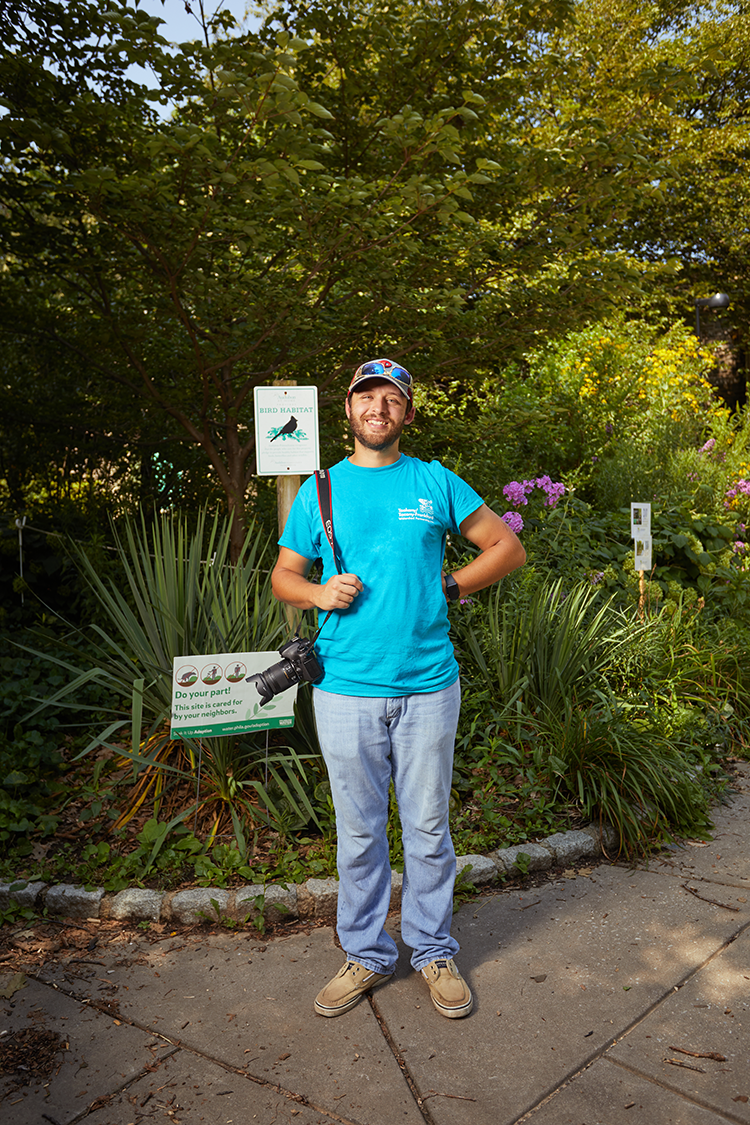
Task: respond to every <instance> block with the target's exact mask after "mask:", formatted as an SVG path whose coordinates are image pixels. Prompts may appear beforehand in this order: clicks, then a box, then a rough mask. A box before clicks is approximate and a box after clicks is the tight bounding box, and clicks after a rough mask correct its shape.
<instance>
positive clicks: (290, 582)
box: [271, 566, 322, 609]
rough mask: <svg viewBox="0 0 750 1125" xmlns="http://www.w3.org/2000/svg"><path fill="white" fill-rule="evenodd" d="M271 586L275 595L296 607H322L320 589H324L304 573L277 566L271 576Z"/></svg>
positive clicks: (281, 600)
mask: <svg viewBox="0 0 750 1125" xmlns="http://www.w3.org/2000/svg"><path fill="white" fill-rule="evenodd" d="M271 588H272V589H273V593H274V597H276V598H278V599H279V601H280V602H285V603H286V605H291V606H294V607H295V609H316V608H320V606H319V600H320V591H321V589H322V587H321V586H319V585H318V584H317V583H316V582H310V581H309V579H307V578H305V576H304V575H302V574H298V573H297V572H296V571H294V570H287V569H285V568H284V567H278V566H277V567H276V569H275V570H274V572H273V574H272V576H271Z"/></svg>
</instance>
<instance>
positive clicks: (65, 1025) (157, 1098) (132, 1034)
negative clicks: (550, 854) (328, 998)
mask: <svg viewBox="0 0 750 1125" xmlns="http://www.w3.org/2000/svg"><path fill="white" fill-rule="evenodd" d="M738 781H739V784H740V785H741V787H742V789H741V792H740V793H739V794H737V795H735V796H734V797H733V799H732V800H731V802H730V804H729V805H727V806H724V807H722V808H721V809H718V810H717V811H716V815H715V824H716V830H715V832H714V839H713V842H712V843H711V844H708V845H705V844H696V845H690V844H685V845H684V846H682V847H679V848H674V849H671V850H670V851H668V852H665V853H663V854H662V855H660V856H659V857H658V858H656V859H655V860H652V862H651V863H650V864H649V865H648V866H643V867H641V868H639V869H637V870H630V869H629V868H627V867H620V866H608V865H606V864H600V865H598V866H596V867H594V868H593V869H591V873H590V874H589V875H588V876H585V875H579V876H578V877H576V878H560V879H557V880H553V881H550V882H549V883H547V884H545V885H543V886H541V887H540V888H537V889H528V890H520V891H519V890H518V889H516V890H513V891H511V890H507V891H499V892H498V893H496V894H494V895H492V896H491V897H484V898H480V899H477V900H476V901H475V902H473V903H469V904H467V905H464V906H463V907H462V908H461V909H460V910H459V911H458V913H457V915H456V918H455V921H454V932H455V934H456V936H457V937H458V940H459V941H460V942H461V946H462V949H461V953H460V955H459V957H458V958H457V960H458V963H459V965H460V967H461V970H462V972H463V973H464V975H465V976H466V978H467V980H468V981H469V983H470V984H471V986H472V989H473V991H474V995H475V1009H474V1012H473V1014H472V1015H471V1016H470V1017H468V1018H467V1019H464V1020H447V1019H444V1018H443V1017H441V1016H440V1015H438V1013H437V1012H436V1011H435V1010H434V1008H433V1006H432V1004H431V1002H430V999H429V994H428V991H427V987H426V985H425V983H424V981H423V980H422V978H421V977H420V976H419V975H417V974H415V973H414V972H412V971H411V969H410V968H409V964H408V954H407V951H406V950H403V951H402V958H401V964H400V967H399V969H398V971H397V973H396V975H395V976H394V977H393V978H392V980H390V981H389V982H388V983H386V984H385V985H384V986H382V987H381V988H379V989H378V990H377V991H376V992H375V993H374V994H373V996H372V998H371V999H365V1000H363V1001H362V1002H361V1003H360V1004H359V1005H358V1006H357V1007H356V1008H354V1009H353V1010H352V1011H351V1012H349V1013H347V1014H346V1015H344V1016H341V1017H339V1018H338V1019H321V1018H320V1017H317V1016H316V1015H315V1014H314V1012H313V1008H312V1001H313V997H314V996H315V994H316V993H317V991H318V990H319V989H320V988H321V987H322V985H323V984H324V983H325V982H326V980H327V979H328V978H329V977H330V976H332V975H333V974H334V973H335V972H336V971H337V969H338V968H339V967H340V965H341V962H342V954H341V952H340V950H338V949H337V948H336V946H335V944H334V940H333V932H332V930H331V929H329V928H320V929H316V930H313V931H312V932H311V933H310V934H297V935H296V936H293V937H287V938H283V939H280V940H276V941H265V940H264V939H259V938H258V937H257V935H252V934H249V933H248V932H247V931H242V932H241V933H226V934H223V933H221V934H212V935H210V936H209V935H206V936H205V937H204V936H199V937H197V936H195V935H193V936H191V937H190V938H189V939H186V938H185V937H184V936H181V934H180V932H176V933H174V934H168V935H165V940H163V941H161V942H158V943H156V944H154V943H152V942H149V941H147V940H145V939H144V940H142V941H140V940H138V941H136V940H134V941H132V942H130V943H129V944H121V945H119V946H110V947H109V948H108V949H107V951H106V952H105V953H104V954H101V953H100V952H99V951H96V950H95V951H93V952H91V953H90V954H89V955H88V956H89V958H90V959H88V958H87V957H86V955H85V954H84V955H83V956H82V957H81V958H79V959H77V960H76V961H70V962H68V963H65V964H63V963H60V962H48V963H47V964H46V965H45V966H44V967H43V968H42V969H41V970H40V971H39V972H38V973H37V974H36V975H35V976H34V977H33V978H32V977H28V978H27V980H26V983H25V984H24V986H23V987H21V988H19V989H18V990H17V991H15V992H14V993H13V994H12V996H11V997H10V998H9V999H6V1000H2V1001H0V1032H2V1031H5V1032H7V1033H8V1034H15V1035H17V1034H18V1033H19V1032H21V1031H22V1030H23V1031H24V1032H25V1033H26V1034H28V1029H31V1028H33V1029H36V1030H37V1031H38V1032H39V1034H40V1035H42V1034H43V1033H47V1034H52V1035H53V1036H54V1035H59V1036H60V1040H59V1042H60V1044H61V1046H62V1047H63V1048H64V1050H63V1051H62V1053H61V1054H60V1055H58V1056H57V1061H58V1064H59V1065H56V1071H55V1072H54V1073H53V1075H52V1077H51V1078H50V1079H49V1080H45V1082H44V1083H40V1084H35V1083H34V1082H31V1083H30V1084H29V1085H27V1086H23V1087H20V1088H18V1087H16V1086H14V1085H13V1083H12V1081H11V1080H10V1079H8V1078H7V1077H6V1078H4V1079H0V1099H2V1100H0V1119H1V1120H2V1122H3V1123H4V1125H44V1123H45V1122H49V1123H51V1125H72V1123H74V1122H77V1121H86V1123H87V1125H131V1123H132V1125H136V1123H138V1122H141V1121H149V1122H150V1121H172V1122H175V1123H177V1125H179V1123H180V1122H182V1123H187V1125H193V1123H199V1122H205V1123H206V1125H230V1123H232V1125H249V1123H252V1122H258V1123H259V1125H271V1123H281V1122H286V1121H289V1122H297V1123H298V1125H323V1123H325V1125H329V1123H333V1122H347V1123H348V1122H351V1123H357V1125H393V1123H394V1122H403V1123H404V1125H424V1123H425V1122H428V1123H432V1125H504V1123H510V1122H518V1121H521V1120H523V1121H528V1122H529V1123H530V1125H596V1123H602V1125H621V1123H625V1122H627V1123H628V1125H634V1123H636V1122H638V1123H639V1125H640V1123H641V1122H648V1123H649V1125H651V1123H654V1125H718V1123H720V1122H743V1123H748V1125H750V903H749V902H748V899H750V767H748V765H747V764H743V765H742V766H741V767H740V773H739V775H738ZM394 934H395V936H397V938H398V934H397V931H394ZM8 991H9V990H8ZM3 1042H6V1043H7V1042H9V1040H8V1036H7V1035H6V1036H4V1037H3V1038H0V1046H2V1044H3Z"/></svg>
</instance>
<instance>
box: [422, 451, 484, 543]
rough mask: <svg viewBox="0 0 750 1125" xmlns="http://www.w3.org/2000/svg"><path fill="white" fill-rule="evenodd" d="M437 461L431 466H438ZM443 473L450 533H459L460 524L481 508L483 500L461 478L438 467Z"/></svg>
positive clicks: (448, 470)
mask: <svg viewBox="0 0 750 1125" xmlns="http://www.w3.org/2000/svg"><path fill="white" fill-rule="evenodd" d="M439 464H440V463H439V462H437V461H433V465H439ZM440 468H441V469H442V471H443V473H444V474H445V488H446V492H447V496H448V506H449V511H450V518H451V521H452V524H453V526H452V528H451V530H452V531H455V532H458V531H460V528H461V524H462V523H463V521H464V520H465V519H466V517H467V516H470V515H471V513H472V512H476V510H477V508H481V507H482V504H484V500H483V499H482V497H481V496H480V495H479V493H478V492H475V490H474V489H473V488H472V487H471V485H470V484H467V483H466V481H465V480H462V479H461V477H459V476H456V474H455V473H452V472H451V471H450V469H445V468H443V466H442V465H440Z"/></svg>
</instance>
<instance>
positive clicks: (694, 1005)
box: [609, 928, 750, 1122]
mask: <svg viewBox="0 0 750 1125" xmlns="http://www.w3.org/2000/svg"><path fill="white" fill-rule="evenodd" d="M609 1057H611V1058H612V1059H613V1060H614V1061H616V1062H619V1063H622V1064H623V1065H626V1066H628V1067H629V1068H630V1069H631V1070H637V1071H638V1072H639V1073H641V1074H643V1075H644V1076H646V1077H648V1078H651V1079H652V1080H653V1081H655V1082H659V1083H661V1084H662V1085H663V1086H666V1087H669V1088H671V1089H673V1090H675V1091H678V1092H679V1093H681V1094H685V1095H686V1096H688V1097H690V1098H693V1099H695V1100H696V1101H698V1102H700V1103H701V1104H703V1105H707V1106H710V1107H711V1108H712V1109H714V1110H716V1111H717V1112H719V1113H722V1114H726V1115H727V1116H731V1117H732V1118H733V1119H734V1120H736V1121H747V1122H750V928H748V929H746V930H745V931H744V932H743V933H741V934H740V935H739V936H738V937H737V939H736V940H735V941H734V942H732V944H731V945H729V946H728V947H727V948H725V949H723V950H721V951H720V952H719V953H717V954H716V956H714V957H712V958H711V960H710V961H709V962H708V964H706V965H705V966H704V967H703V968H702V969H701V970H700V971H699V972H698V973H696V974H695V976H694V977H693V978H692V979H691V980H690V981H689V982H688V983H687V984H686V985H685V986H684V988H682V989H680V990H679V992H677V993H675V994H674V995H672V996H671V997H670V998H669V999H667V1000H666V1001H665V1002H664V1003H663V1004H662V1005H660V1006H659V1008H658V1010H656V1011H654V1012H652V1013H651V1014H650V1015H649V1016H647V1017H646V1019H644V1020H643V1021H642V1022H641V1023H640V1024H639V1025H638V1026H637V1027H636V1028H635V1029H634V1030H633V1031H631V1032H630V1034H629V1035H627V1036H625V1037H624V1038H623V1039H622V1040H620V1041H619V1042H618V1043H616V1044H615V1045H614V1046H613V1047H612V1049H611V1050H610V1052H609Z"/></svg>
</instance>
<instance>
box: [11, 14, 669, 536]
mask: <svg viewBox="0 0 750 1125" xmlns="http://www.w3.org/2000/svg"><path fill="white" fill-rule="evenodd" d="M6 7H8V5H6ZM9 7H10V11H11V13H12V18H10V19H7V20H6V26H5V28H4V30H5V32H6V34H5V35H4V37H3V39H4V51H3V54H2V56H1V57H0V89H1V91H2V97H3V105H4V110H5V112H4V113H3V115H2V117H0V152H1V153H2V156H3V164H2V165H1V166H0V203H1V204H2V207H1V208H0V246H2V251H3V255H4V261H5V263H6V275H5V277H4V283H5V291H6V294H7V296H6V300H5V303H4V306H3V309H2V314H3V315H2V318H1V319H0V331H1V332H2V335H3V342H4V346H3V348H2V349H0V354H2V355H3V359H4V363H5V367H6V370H7V377H4V378H3V379H2V380H0V387H2V388H3V391H4V393H6V394H7V400H8V401H7V405H8V406H9V407H10V409H9V411H7V412H6V411H3V412H2V413H3V415H6V413H7V416H8V417H11V418H14V420H15V421H16V424H17V420H18V417H19V411H18V410H17V409H15V405H16V402H17V400H19V399H21V400H23V410H22V412H21V416H22V419H23V439H19V436H18V434H15V435H14V434H13V433H12V432H11V431H10V430H8V431H3V435H2V436H3V442H4V444H5V445H6V447H7V450H8V457H7V460H8V462H9V463H11V464H12V465H13V466H15V468H14V470H13V471H12V472H11V473H10V477H11V478H12V479H10V480H9V481H8V485H7V487H8V492H9V495H11V496H13V497H14V498H16V499H18V498H21V497H23V496H24V495H25V493H26V491H27V490H28V489H30V488H34V487H36V486H37V485H38V484H41V486H42V487H43V488H44V490H45V491H54V490H53V488H52V481H51V480H50V479H49V477H48V476H46V475H45V474H44V472H42V471H41V469H40V467H39V465H38V464H37V463H33V464H29V463H28V457H27V456H24V457H20V456H16V454H17V453H20V452H21V451H23V450H25V449H27V448H28V447H29V445H30V439H31V438H32V437H35V436H36V435H37V434H39V435H41V436H42V440H43V442H44V453H45V454H46V453H50V454H51V456H50V457H47V458H46V459H47V460H48V461H49V462H50V464H51V465H52V467H53V472H52V473H51V474H50V475H49V476H52V477H55V476H57V477H60V476H61V477H62V478H63V479H64V478H65V477H66V475H67V473H68V472H70V473H71V476H72V478H73V480H74V481H75V482H76V484H79V483H80V486H81V488H82V490H85V489H86V488H89V487H90V488H94V487H97V486H98V485H97V482H103V481H105V480H106V481H107V485H105V486H104V487H107V488H108V491H109V493H110V495H111V496H112V497H113V498H114V496H115V495H116V494H119V495H121V496H126V497H128V499H129V500H130V502H132V501H133V500H135V499H138V498H140V499H145V498H146V497H151V496H153V497H154V498H155V499H157V501H158V502H160V503H164V502H165V501H167V500H170V501H172V502H174V500H175V499H176V497H178V496H179V498H180V500H181V501H182V502H193V503H194V502H196V501H198V500H199V499H201V498H202V496H203V495H204V491H203V490H204V488H205V474H203V473H201V472H200V471H199V470H198V467H197V464H198V462H197V460H196V456H194V455H197V457H198V458H200V460H201V461H202V463H203V464H204V466H205V467H207V468H209V471H210V474H211V477H212V482H213V486H214V487H215V488H218V489H220V490H221V492H222V494H223V495H225V496H226V498H227V500H228V503H229V507H230V510H231V511H232V512H233V514H234V515H235V516H236V522H237V528H236V529H235V541H234V543H235V550H236V549H237V548H238V546H239V540H240V539H241V538H242V533H243V530H244V526H243V521H244V506H245V503H246V501H247V490H248V486H249V485H250V483H251V478H252V453H253V444H254V443H253V437H252V434H251V433H249V432H248V430H247V425H248V413H247V412H248V404H249V402H250V401H251V398H252V390H253V387H254V386H256V385H258V384H259V383H267V382H269V381H270V380H272V379H274V378H276V377H278V376H279V375H281V376H283V377H285V378H293V379H296V380H298V381H299V382H300V383H315V384H317V385H318V386H319V387H320V388H321V389H322V390H325V391H327V390H329V389H333V388H336V387H338V390H339V391H341V390H342V389H343V387H344V385H345V382H346V371H347V369H348V368H351V366H353V365H354V364H355V363H356V362H359V361H361V359H362V356H363V354H364V353H365V352H369V351H373V352H376V351H381V350H383V349H385V350H391V351H393V350H394V349H395V350H396V351H397V352H398V353H400V354H403V353H404V349H406V350H407V351H410V352H411V351H417V350H418V351H419V354H420V356H421V358H420V361H419V363H418V364H417V371H418V373H421V376H422V378H423V380H424V381H425V382H431V381H432V380H433V374H434V373H439V369H440V368H444V369H447V370H452V369H453V368H454V367H455V365H457V364H461V366H462V368H469V370H470V372H472V371H473V370H475V369H476V370H478V373H479V374H481V375H485V374H492V375H493V376H494V373H495V368H496V365H497V362H498V359H499V358H500V357H504V356H507V355H509V354H511V353H512V352H515V353H516V354H517V353H518V352H519V351H521V350H523V349H524V348H526V347H528V346H529V345H530V344H532V343H535V342H536V341H537V340H538V339H539V336H540V334H544V333H553V334H556V333H559V332H560V331H563V330H565V329H567V328H570V327H572V326H573V325H575V324H579V323H581V321H582V320H584V319H586V318H588V317H589V316H591V315H592V314H593V313H594V312H595V311H596V310H601V309H602V308H604V307H606V306H608V305H609V304H610V303H612V302H615V301H617V302H619V301H621V299H622V296H623V294H624V293H637V292H638V291H639V289H640V286H641V284H642V282H643V278H644V275H650V274H651V273H652V272H653V271H652V267H651V265H650V263H649V262H648V261H647V260H646V257H645V255H644V257H643V260H642V261H640V262H638V263H636V262H634V261H633V260H632V259H631V258H630V257H629V256H628V255H626V254H623V253H622V251H621V248H620V242H621V235H620V230H621V227H622V224H623V223H624V222H625V221H626V219H627V217H628V216H630V215H634V214H635V213H636V211H637V209H638V208H639V207H640V206H642V203H643V199H644V197H645V196H647V195H649V194H650V193H651V192H653V191H654V190H655V188H654V184H655V182H656V181H659V182H664V181H665V180H666V179H667V178H668V177H669V175H670V169H669V167H668V166H667V165H666V164H665V163H664V161H663V160H662V159H661V155H660V153H659V151H658V148H657V147H656V146H655V145H654V144H652V143H650V142H649V141H648V139H647V138H646V137H645V135H644V132H643V126H642V115H644V114H648V115H649V116H651V115H652V113H653V112H654V107H657V106H661V104H662V102H663V101H664V100H665V98H666V97H669V96H672V94H671V92H672V91H673V90H674V89H677V88H680V87H681V86H684V85H686V84H689V82H690V78H691V75H690V70H689V67H688V66H687V65H686V64H685V63H684V62H683V63H681V64H680V65H679V66H669V65H668V64H667V62H666V61H665V60H663V59H657V60H656V62H655V64H654V66H653V67H652V68H651V70H650V71H649V72H646V71H645V70H644V71H638V72H635V73H633V72H630V71H628V70H622V71H621V72H620V74H619V75H618V92H619V93H620V95H621V96H622V98H623V99H625V100H627V101H629V104H631V106H632V107H633V108H632V110H631V113H630V114H629V115H628V116H626V117H624V118H621V119H618V120H607V118H606V116H605V115H604V114H603V113H601V112H600V109H599V107H598V106H597V107H596V108H595V109H593V111H592V108H591V107H589V106H587V105H585V104H578V103H576V100H575V97H573V96H571V91H573V90H575V89H576V88H577V84H579V83H583V84H584V85H585V86H588V74H589V72H590V68H591V62H590V60H589V58H588V57H587V55H586V53H585V52H578V51H575V52H570V53H566V54H564V55H563V54H561V53H560V52H559V50H558V48H557V46H556V45H555V43H554V37H555V36H556V35H558V34H563V33H564V29H565V28H566V27H567V26H568V25H570V24H571V17H572V15H573V12H574V4H573V3H572V2H571V0H551V2H550V3H547V4H546V5H543V6H538V5H528V4H515V3H513V4H493V5H490V6H489V7H488V5H487V4H486V3H484V2H483V0H450V2H446V3H443V4H441V5H440V7H439V9H436V8H435V7H434V5H432V4H431V3H428V2H426V0H424V2H423V0H419V2H417V3H416V4H415V3H413V2H411V0H409V2H408V3H407V2H406V0H399V2H397V3H390V4H384V3H380V2H373V3H359V2H352V0H335V2H331V0H327V2H326V3H325V4H323V3H318V2H315V3H309V4H308V3H305V4H298V3H294V2H288V3H286V2H285V3H282V4H279V5H277V6H276V7H275V8H274V10H273V11H272V13H271V14H270V15H269V17H268V19H267V20H266V22H265V24H264V25H263V27H262V28H261V29H260V30H259V31H258V32H257V33H251V32H244V33H242V34H233V33H230V32H231V31H232V28H231V24H232V19H231V17H230V16H228V15H223V16H219V17H217V18H216V19H215V20H214V21H212V22H211V23H210V26H209V25H208V24H207V25H206V27H205V29H204V31H205V34H204V36H202V37H201V38H198V39H196V40H195V41H194V42H192V43H186V44H180V45H177V46H176V47H174V48H172V47H170V46H168V45H167V44H166V43H165V42H164V41H163V40H162V38H161V37H160V35H159V33H158V19H157V18H156V17H151V16H149V15H148V14H147V13H146V12H144V11H143V10H142V9H140V8H138V7H132V6H130V5H129V4H127V3H126V2H125V0H112V2H111V3H109V4H108V6H107V7H106V9H105V10H103V9H102V6H101V5H100V4H97V3H94V2H91V0H66V2H65V3H62V2H61V0H25V2H19V0H16V2H14V3H12V4H10V5H9ZM563 60H564V61H563ZM134 62H137V63H139V64H140V65H141V66H142V67H145V68H146V70H147V72H148V73H150V74H152V75H153V77H154V88H153V89H148V88H147V87H146V85H144V84H142V83H140V82H138V81H137V80H135V79H133V78H132V76H131V74H130V73H129V70H128V68H129V65H130V64H131V63H134ZM154 103H159V104H160V106H161V107H164V109H165V110H166V108H167V107H168V112H164V113H161V114H157V113H156V112H155V108H154ZM550 106H552V108H550ZM657 272H658V270H657ZM405 341H406V343H404V342H405ZM478 349H480V350H478ZM420 369H421V371H420ZM29 372H31V376H30V377H29ZM25 384H28V386H26V385H25ZM52 385H54V395H53V394H52V393H51V392H50V387H51V386H52ZM5 388H7V391H5ZM4 405H5V404H4ZM323 405H324V408H327V405H328V404H327V402H325V401H324V402H323ZM82 436H85V439H86V440H85V441H84V440H82ZM180 443H184V444H186V445H188V446H190V447H192V450H191V453H189V454H187V455H184V454H182V453H180V452H178V451H175V445H177V444H180ZM118 446H119V447H120V449H121V450H122V452H121V453H120V454H118V453H117V449H118ZM84 450H85V452H84ZM44 459H45V458H42V460H44ZM110 469H111V472H110V471H109V470H110ZM159 476H163V477H164V478H165V479H164V481H163V483H161V482H158V481H156V479H155V478H157V477H159ZM73 492H74V493H75V489H74V490H73ZM250 503H251V504H252V500H251V501H250Z"/></svg>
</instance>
